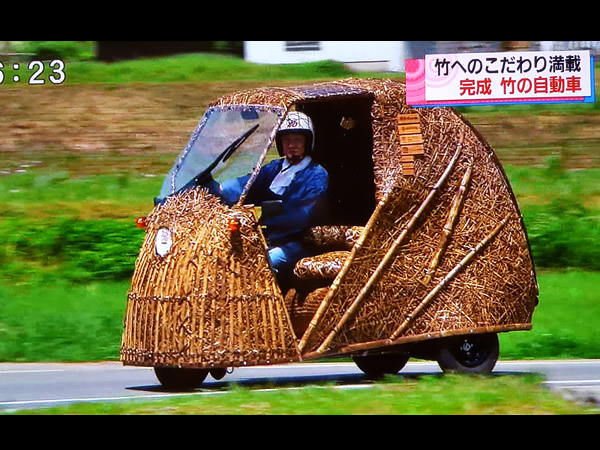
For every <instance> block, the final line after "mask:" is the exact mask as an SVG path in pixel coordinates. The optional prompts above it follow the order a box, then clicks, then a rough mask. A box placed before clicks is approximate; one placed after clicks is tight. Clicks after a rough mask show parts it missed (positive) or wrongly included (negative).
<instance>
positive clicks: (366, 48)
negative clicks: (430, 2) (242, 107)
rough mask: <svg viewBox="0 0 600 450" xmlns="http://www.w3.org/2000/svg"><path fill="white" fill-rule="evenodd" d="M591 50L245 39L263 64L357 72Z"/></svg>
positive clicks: (598, 52) (249, 52)
mask: <svg viewBox="0 0 600 450" xmlns="http://www.w3.org/2000/svg"><path fill="white" fill-rule="evenodd" d="M509 50H512V51H516V50H519V51H527V50H529V51H536V50H590V53H591V54H592V55H595V56H596V57H600V41H244V59H246V61H250V62H254V63H259V64H291V63H304V62H314V61H322V60H334V61H339V62H342V63H344V64H346V66H347V67H348V68H349V69H350V70H353V71H369V72H404V70H405V61H406V60H407V59H412V58H416V59H422V58H424V57H425V55H430V54H435V53H465V52H470V53H476V52H501V51H509Z"/></svg>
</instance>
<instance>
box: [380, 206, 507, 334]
mask: <svg viewBox="0 0 600 450" xmlns="http://www.w3.org/2000/svg"><path fill="white" fill-rule="evenodd" d="M509 218H510V214H509V215H507V216H506V217H505V218H504V219H502V220H501V221H500V223H499V224H498V225H497V226H496V228H494V229H493V230H492V232H491V233H490V234H489V235H487V236H486V237H485V238H484V239H483V241H481V242H480V243H479V244H477V246H476V247H475V248H474V249H473V250H471V251H470V252H469V253H468V254H467V255H466V256H465V257H464V258H463V259H462V260H461V261H460V262H459V263H458V264H457V265H456V266H455V267H454V269H452V270H451V271H450V272H449V273H448V275H446V276H445V277H444V279H443V280H441V281H440V282H439V283H438V284H437V285H436V287H435V288H433V289H432V290H431V291H430V292H429V294H427V296H426V297H425V298H424V299H423V301H421V303H419V305H418V306H417V307H416V308H415V309H414V310H413V311H412V312H411V313H410V314H409V315H408V316H407V317H406V319H404V321H403V322H402V323H401V324H400V326H399V327H398V328H396V330H395V331H394V332H393V333H392V335H391V336H390V339H391V340H394V339H396V338H397V337H398V336H400V335H401V334H402V333H404V331H405V330H406V328H407V327H408V326H409V325H410V323H411V322H412V321H413V320H414V319H415V317H416V316H417V315H418V314H419V313H420V312H421V311H423V309H424V308H425V307H426V306H427V305H428V304H429V303H430V302H431V301H432V300H433V299H434V298H435V297H436V296H437V294H438V293H439V292H440V291H441V290H442V288H443V287H444V286H446V285H447V284H448V283H449V282H450V281H452V279H454V277H455V276H456V275H457V274H458V273H459V272H460V271H461V270H462V269H464V268H465V267H466V266H467V265H468V264H469V263H470V262H471V260H472V259H473V257H474V256H475V255H477V254H478V253H479V252H480V251H481V250H482V249H483V248H484V247H485V246H486V245H487V244H488V243H489V242H490V241H491V240H492V239H494V238H495V237H496V235H497V234H498V233H499V232H500V230H501V229H502V228H503V227H504V225H506V222H508V219H509Z"/></svg>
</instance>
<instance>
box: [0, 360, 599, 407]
mask: <svg viewBox="0 0 600 450" xmlns="http://www.w3.org/2000/svg"><path fill="white" fill-rule="evenodd" d="M436 373H440V369H439V367H438V365H437V363H434V362H409V363H408V364H407V365H406V367H405V368H404V369H402V371H401V372H400V376H403V375H404V376H407V375H421V374H436ZM494 373H495V374H497V375H500V376H501V375H504V374H506V375H508V374H524V373H536V374H542V375H543V376H544V377H545V378H546V381H545V382H544V385H545V386H546V387H548V388H549V389H557V390H559V391H560V392H561V393H563V394H564V395H565V396H566V397H568V398H571V399H575V400H579V401H583V402H587V403H588V404H595V405H597V406H600V360H568V361H514V362H511V361H506V362H502V361H501V362H498V364H497V365H496V368H495V369H494ZM323 381H329V382H333V383H334V384H335V385H337V386H339V387H340V388H368V387H369V386H370V385H371V384H372V383H371V382H370V381H369V380H367V379H365V377H364V376H363V374H362V372H361V371H360V370H359V369H358V368H357V367H356V366H355V365H354V363H344V362H340V363H301V364H287V365H280V366H261V367H241V368H236V369H235V370H234V371H233V373H230V374H227V375H226V376H225V378H223V379H222V380H221V381H216V380H214V379H213V378H212V377H211V376H210V375H209V376H208V377H207V378H206V381H205V382H204V384H203V386H202V388H201V389H197V390H195V391H193V392H173V391H167V390H165V389H164V388H162V386H161V385H160V384H159V383H158V380H157V379H156V377H155V375H154V371H153V369H151V368H146V367H131V366H127V367H125V366H123V365H122V364H121V363H119V362H101V363H64V364H62V363H17V364H15V363H0V410H1V409H4V410H16V409H27V408H40V407H50V406H56V405H62V404H68V403H74V402H97V401H117V400H129V399H141V398H144V399H153V398H164V397H169V396H175V395H219V394H222V393H223V392H227V389H226V388H227V387H228V386H230V383H237V384H239V385H243V386H247V387H250V388H261V387H262V385H263V384H264V383H266V382H268V383H269V384H270V385H271V386H273V385H275V386H279V387H281V388H287V387H299V386H300V387H301V386H305V385H307V384H310V383H315V382H323Z"/></svg>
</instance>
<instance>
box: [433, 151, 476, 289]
mask: <svg viewBox="0 0 600 450" xmlns="http://www.w3.org/2000/svg"><path fill="white" fill-rule="evenodd" d="M472 168H473V160H471V161H470V162H469V166H468V167H467V170H466V171H465V174H464V176H463V179H462V181H461V183H460V187H459V188H458V191H457V192H456V195H455V196H454V199H453V200H452V205H451V206H450V211H449V213H448V218H447V219H446V223H445V224H444V228H443V229H442V237H441V239H440V243H439V245H438V249H437V251H436V253H435V255H434V257H433V259H432V260H431V263H430V265H429V269H428V270H427V274H426V275H425V278H423V284H424V285H428V284H429V283H430V282H431V279H432V278H433V274H434V273H435V271H436V269H437V267H438V265H439V264H440V261H441V259H442V256H443V255H444V253H445V252H446V248H448V244H449V243H450V238H451V236H452V233H453V231H454V227H455V225H456V219H457V218H458V215H459V213H460V210H461V208H462V205H463V201H464V199H465V196H466V192H467V189H468V185H469V183H470V182H471V171H472Z"/></svg>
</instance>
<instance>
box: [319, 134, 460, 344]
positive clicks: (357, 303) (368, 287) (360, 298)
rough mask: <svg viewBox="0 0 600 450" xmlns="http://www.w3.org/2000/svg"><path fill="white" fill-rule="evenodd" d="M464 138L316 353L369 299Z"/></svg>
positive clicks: (451, 165) (453, 161)
mask: <svg viewBox="0 0 600 450" xmlns="http://www.w3.org/2000/svg"><path fill="white" fill-rule="evenodd" d="M463 138H464V132H461V135H460V139H459V142H458V145H457V148H456V152H455V153H454V156H453V157H452V159H451V160H450V163H449V164H448V166H447V167H446V170H444V173H442V176H441V177H440V179H439V180H438V182H437V183H436V184H435V186H434V187H433V188H432V189H431V191H430V192H429V194H428V195H427V197H426V198H425V200H424V201H423V202H422V203H421V205H420V206H419V209H417V211H416V212H415V214H414V215H413V217H412V218H411V219H410V221H409V222H408V223H407V224H406V226H405V227H404V230H403V231H402V233H400V235H399V236H398V237H397V238H396V240H395V241H394V243H393V244H392V246H391V247H390V249H389V250H388V251H387V253H386V254H385V256H384V257H383V259H382V260H381V262H380V263H379V266H377V269H375V272H374V273H373V274H372V275H371V277H370V278H369V280H368V281H367V283H366V284H365V285H364V286H363V288H362V289H361V291H360V292H359V293H358V295H357V297H356V298H355V299H354V301H353V302H352V304H351V305H350V307H349V308H348V309H347V310H346V312H345V313H344V315H343V316H342V318H341V319H340V321H339V322H338V323H337V324H336V325H335V326H334V327H333V330H331V332H330V333H329V335H328V336H327V337H326V338H325V340H324V341H323V343H322V344H321V345H320V346H319V348H318V349H317V350H316V353H323V352H325V351H326V350H327V347H328V346H329V345H330V344H331V342H332V341H333V339H334V338H335V336H336V335H337V334H338V333H339V332H340V330H341V329H342V327H343V326H344V325H345V324H346V323H348V322H349V321H350V320H352V319H353V318H354V316H355V315H356V313H357V312H358V310H359V309H360V307H361V306H362V304H363V303H364V302H365V300H366V299H367V297H368V296H369V294H370V293H371V291H372V290H373V287H374V286H375V284H376V283H377V282H378V281H379V280H380V279H381V277H382V276H383V274H384V273H385V271H386V270H387V269H388V267H389V266H390V265H391V264H392V262H393V260H394V258H395V257H396V254H397V252H398V250H399V249H400V247H401V245H402V244H403V243H404V240H405V239H406V236H408V234H409V233H410V232H411V231H412V229H413V228H414V227H415V225H416V223H417V221H418V220H419V218H420V217H421V215H422V214H423V212H424V211H425V210H426V209H427V208H428V207H429V205H430V203H431V201H432V199H433V198H434V197H435V194H436V193H437V191H438V190H439V189H440V187H442V186H443V185H444V183H445V182H446V180H447V179H448V176H449V175H450V173H451V172H452V170H453V168H454V165H455V164H456V161H457V160H458V157H459V156H460V153H461V150H462V142H463Z"/></svg>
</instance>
